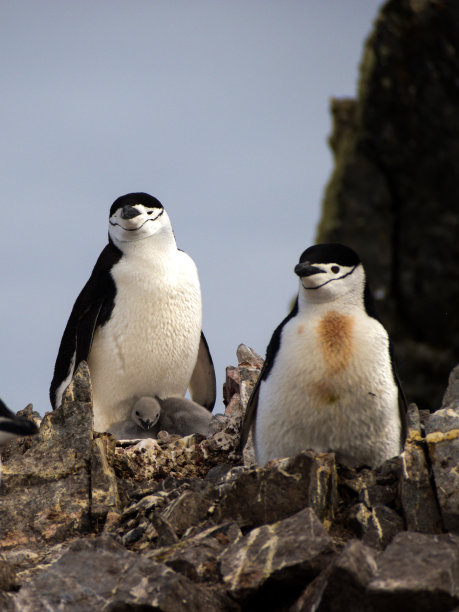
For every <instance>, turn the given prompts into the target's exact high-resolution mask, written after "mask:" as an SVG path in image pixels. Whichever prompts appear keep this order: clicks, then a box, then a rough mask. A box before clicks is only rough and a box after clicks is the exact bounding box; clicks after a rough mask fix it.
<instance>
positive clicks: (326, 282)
mask: <svg viewBox="0 0 459 612" xmlns="http://www.w3.org/2000/svg"><path fill="white" fill-rule="evenodd" d="M356 267H357V266H354V267H353V268H352V270H350V271H349V272H346V274H343V276H338V277H337V278H330V280H328V281H325V282H324V283H322V284H321V285H317V287H305V286H304V285H303V281H301V284H302V285H303V289H306V290H307V291H313V290H315V289H320V288H321V287H325V285H328V283H332V282H333V281H337V280H341V279H342V278H346V276H349V275H350V274H352V273H353V272H354V270H355V269H356Z"/></svg>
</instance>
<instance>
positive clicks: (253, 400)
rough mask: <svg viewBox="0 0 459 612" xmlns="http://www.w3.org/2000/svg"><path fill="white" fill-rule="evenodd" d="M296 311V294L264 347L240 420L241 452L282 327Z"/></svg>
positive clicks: (275, 353)
mask: <svg viewBox="0 0 459 612" xmlns="http://www.w3.org/2000/svg"><path fill="white" fill-rule="evenodd" d="M297 313H298V296H297V298H296V300H295V303H294V304H293V308H292V310H291V311H290V312H289V314H288V315H287V316H286V317H285V319H284V320H283V321H282V322H281V323H280V324H279V325H278V326H277V327H276V329H275V330H274V332H273V335H272V336H271V340H270V341H269V344H268V348H267V349H266V357H265V361H264V363H263V367H262V368H261V371H260V376H259V377H258V380H257V382H256V383H255V387H254V388H253V391H252V393H251V395H250V397H249V401H248V402H247V408H246V410H245V415H244V421H243V422H242V428H241V440H240V442H239V451H240V452H242V450H243V449H244V446H245V445H246V443H247V439H248V437H249V432H250V428H251V427H254V426H255V419H256V416H257V408H258V395H259V392H260V385H261V382H262V381H263V380H265V379H266V378H267V377H268V375H269V373H270V371H271V369H272V367H273V365H274V361H275V359H276V355H277V352H278V350H279V346H280V341H281V335H282V330H283V329H284V325H285V324H286V323H288V322H289V321H290V319H291V318H292V317H294V316H296V315H297Z"/></svg>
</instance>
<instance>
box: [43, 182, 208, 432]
mask: <svg viewBox="0 0 459 612" xmlns="http://www.w3.org/2000/svg"><path fill="white" fill-rule="evenodd" d="M108 234H109V241H108V244H107V246H106V247H105V248H104V249H103V251H102V253H101V254H100V256H99V258H98V260H97V263H96V265H95V267H94V269H93V271H92V274H91V276H90V278H89V280H88V282H87V283H86V285H85V286H84V288H83V290H82V291H81V293H80V294H79V296H78V298H77V300H76V302H75V304H74V307H73V309H72V312H71V314H70V318H69V320H68V322H67V325H66V328H65V330H64V334H63V337H62V340H61V344H60V347H59V352H58V355H57V360H56V365H55V369H54V376H53V380H52V382H51V388H50V399H51V404H52V406H53V408H57V407H58V406H59V405H60V403H61V400H62V395H63V392H64V390H65V389H66V387H67V385H68V384H69V382H70V381H71V378H72V375H73V373H74V370H75V368H76V367H77V366H78V364H79V363H80V361H81V360H83V359H84V360H86V361H87V362H88V365H89V369H90V372H91V380H92V385H93V408H94V429H95V430H97V431H107V430H108V429H109V428H110V426H111V425H112V424H114V423H119V422H120V421H123V420H126V419H129V418H130V414H131V409H132V406H133V404H134V403H135V402H136V401H137V399H139V398H140V397H143V396H154V395H157V396H159V397H171V396H177V397H183V396H184V395H185V392H186V390H187V388H189V389H190V393H191V396H192V398H193V399H194V400H195V401H196V402H198V403H199V404H201V405H202V406H204V407H205V408H206V409H207V410H209V411H212V408H213V406H214V403H215V395H216V387H215V372H214V367H213V363H212V359H211V357H210V352H209V348H208V346H207V342H206V340H205V337H204V334H203V333H202V331H201V317H202V315H201V291H200V286H199V279H198V273H197V270H196V266H195V264H194V262H193V260H192V259H191V258H190V257H189V256H188V255H187V254H186V253H184V252H183V251H181V250H179V249H178V248H177V245H176V242H175V237H174V234H173V231H172V226H171V223H170V220H169V217H168V215H167V213H166V211H165V209H164V208H163V206H162V204H161V203H160V202H159V201H158V200H157V199H156V198H154V197H152V196H150V195H148V194H146V193H130V194H127V195H125V196H121V197H120V198H118V199H117V200H115V202H114V203H113V204H112V206H111V208H110V215H109V232H108Z"/></svg>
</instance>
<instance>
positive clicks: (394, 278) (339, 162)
mask: <svg viewBox="0 0 459 612" xmlns="http://www.w3.org/2000/svg"><path fill="white" fill-rule="evenodd" d="M457 74H459V5H458V4H457V3H455V2H446V3H442V4H441V6H440V5H439V4H438V3H434V2H429V1H416V2H415V1H413V0H391V1H390V2H387V3H386V4H385V6H384V7H383V8H382V10H381V13H380V15H379V17H378V19H377V21H376V23H375V28H374V31H373V32H372V34H371V35H370V37H369V39H368V41H367V44H366V46H365V49H364V53H363V58H362V62H361V74H360V83H359V89H358V97H357V99H356V100H353V101H352V100H334V101H333V102H332V113H333V118H334V128H333V134H332V136H331V137H330V144H331V146H332V149H333V152H334V155H335V169H334V171H333V174H332V176H331V178H330V182H329V184H328V186H327V188H326V191H325V195H324V201H323V211H322V219H321V221H320V223H319V227H318V232H317V242H334V241H336V242H343V243H344V244H348V245H349V246H351V247H353V248H354V249H355V250H356V251H357V252H358V253H359V254H360V256H361V259H362V261H363V262H364V264H365V268H366V270H367V273H368V276H369V279H370V284H371V286H372V289H373V291H374V293H375V295H376V298H377V305H378V310H379V312H380V315H381V317H382V319H383V321H384V323H385V324H386V326H387V327H388V328H389V330H390V332H391V333H392V336H393V340H394V341H395V348H396V354H397V356H398V363H399V369H400V373H401V376H402V379H403V380H404V386H405V389H406V391H407V395H408V397H409V399H410V400H413V401H416V402H417V403H419V405H420V406H421V407H423V408H429V409H431V410H432V409H438V408H439V405H440V400H441V392H442V389H443V388H444V387H445V384H446V380H447V376H448V373H449V371H450V370H451V368H452V367H454V365H455V364H456V363H457V362H458V361H459V316H458V315H457V306H456V305H457V304H458V303H459V283H458V282H457V278H458V273H457V263H456V262H457V261H458V258H459V240H457V236H458V231H459V206H458V203H457V199H458V193H459V173H458V172H457V171H456V170H455V168H456V167H457V159H459V90H458V89H457Z"/></svg>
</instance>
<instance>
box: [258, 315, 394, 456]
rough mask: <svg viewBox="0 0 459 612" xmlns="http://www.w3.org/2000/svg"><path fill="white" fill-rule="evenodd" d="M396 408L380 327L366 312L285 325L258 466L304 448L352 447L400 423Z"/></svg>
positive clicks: (263, 391) (266, 391)
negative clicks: (391, 423) (388, 424)
mask: <svg viewBox="0 0 459 612" xmlns="http://www.w3.org/2000/svg"><path fill="white" fill-rule="evenodd" d="M397 411H398V408H397V389H396V386H395V383H394V381H393V376H392V370H391V364H390V359H389V353H388V338H387V334H386V332H385V330H384V328H383V327H382V326H381V325H380V324H379V322H378V321H376V320H375V319H372V318H371V317H368V316H367V315H366V314H365V313H363V312H354V313H352V314H346V315H341V314H339V313H337V312H334V311H332V310H331V311H328V312H325V313H324V312H323V311H322V312H320V311H319V312H318V313H317V314H316V313H313V314H311V313H308V314H306V313H303V314H301V315H299V316H297V317H294V318H292V319H291V320H290V321H289V322H288V323H287V324H286V325H285V327H284V329H283V331H282V335H281V344H280V347H279V351H278V353H277V355H276V358H275V361H274V365H273V368H272V370H271V372H270V374H269V376H268V378H267V380H265V381H263V383H262V384H261V386H260V394H259V403H258V414H257V423H256V446H257V448H258V449H259V453H260V457H261V462H264V461H266V460H269V459H270V458H273V457H275V456H287V455H291V454H294V453H296V452H299V450H302V449H304V448H314V449H316V450H324V451H326V450H328V449H330V448H341V447H344V446H346V447H349V446H352V444H353V440H354V439H356V438H359V437H365V436H368V437H372V436H373V433H372V432H373V431H375V430H376V429H378V428H382V427H383V422H384V421H385V420H386V419H387V418H389V420H391V421H394V420H396V419H397V418H398V417H397ZM388 413H389V414H388Z"/></svg>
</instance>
